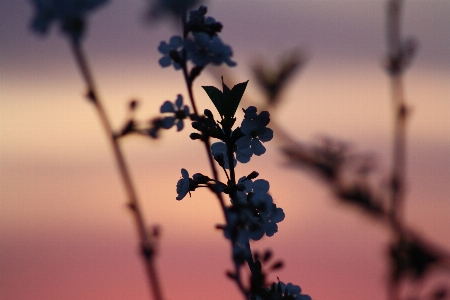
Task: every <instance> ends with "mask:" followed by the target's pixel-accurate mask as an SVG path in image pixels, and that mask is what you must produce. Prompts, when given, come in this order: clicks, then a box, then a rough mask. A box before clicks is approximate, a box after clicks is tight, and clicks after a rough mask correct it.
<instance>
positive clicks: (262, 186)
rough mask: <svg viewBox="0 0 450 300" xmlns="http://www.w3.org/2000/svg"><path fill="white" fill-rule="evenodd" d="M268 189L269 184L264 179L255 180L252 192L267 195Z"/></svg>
mask: <svg viewBox="0 0 450 300" xmlns="http://www.w3.org/2000/svg"><path fill="white" fill-rule="evenodd" d="M269 189H270V184H269V182H268V181H267V180H265V179H257V180H255V181H254V182H253V192H255V193H264V194H267V192H268V191H269Z"/></svg>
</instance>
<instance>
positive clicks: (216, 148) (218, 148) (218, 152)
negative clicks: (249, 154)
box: [211, 142, 237, 169]
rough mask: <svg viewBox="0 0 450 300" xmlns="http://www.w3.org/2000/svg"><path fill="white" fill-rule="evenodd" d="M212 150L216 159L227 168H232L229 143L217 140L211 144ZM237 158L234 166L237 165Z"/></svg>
mask: <svg viewBox="0 0 450 300" xmlns="http://www.w3.org/2000/svg"><path fill="white" fill-rule="evenodd" d="M211 152H212V155H213V157H214V159H215V160H216V161H217V162H218V163H219V165H221V166H223V167H224V168H225V169H229V168H230V164H229V162H228V155H227V145H226V144H225V143H223V142H216V143H214V144H212V145H211ZM236 163H237V162H236V159H234V166H236Z"/></svg>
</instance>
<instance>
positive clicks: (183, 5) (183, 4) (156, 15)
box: [148, 0, 201, 21]
mask: <svg viewBox="0 0 450 300" xmlns="http://www.w3.org/2000/svg"><path fill="white" fill-rule="evenodd" d="M148 2H149V9H148V18H149V20H150V21H156V20H159V19H160V18H162V17H165V16H171V17H174V18H175V19H176V20H179V19H180V18H181V16H182V15H183V14H186V12H187V11H188V10H189V9H191V8H192V7H193V6H194V5H197V4H198V3H199V2H201V1H199V0H149V1H148Z"/></svg>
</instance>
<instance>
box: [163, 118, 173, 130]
mask: <svg viewBox="0 0 450 300" xmlns="http://www.w3.org/2000/svg"><path fill="white" fill-rule="evenodd" d="M173 124H175V118H174V117H165V118H163V119H162V120H161V127H162V128H164V129H170V128H172V126H173Z"/></svg>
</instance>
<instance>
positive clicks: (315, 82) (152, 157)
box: [0, 0, 450, 300]
mask: <svg viewBox="0 0 450 300" xmlns="http://www.w3.org/2000/svg"><path fill="white" fill-rule="evenodd" d="M207 4H208V8H209V10H208V14H210V15H211V16H213V17H215V18H216V20H218V21H221V22H222V24H223V25H224V28H223V31H222V33H221V37H222V39H223V41H224V42H225V43H227V44H229V45H231V47H232V48H233V53H234V55H233V58H234V60H235V61H236V62H237V63H238V65H237V67H234V68H233V69H214V72H206V73H204V74H202V76H201V77H200V78H199V79H197V81H196V85H195V87H194V94H195V95H196V97H197V99H198V105H199V107H202V108H209V109H211V110H213V109H214V107H213V105H212V104H211V103H210V102H209V101H208V99H207V97H206V95H205V94H204V92H203V91H202V89H201V85H216V86H219V81H218V80H217V76H216V75H214V74H219V73H221V72H222V73H223V74H224V75H225V76H226V77H225V82H243V81H246V80H248V79H250V81H249V85H248V89H247V91H246V95H245V99H244V100H243V102H244V103H243V104H244V105H250V104H252V103H260V101H261V100H260V99H261V97H262V94H261V92H260V91H259V90H258V88H257V85H256V83H255V80H254V79H253V78H252V75H251V72H250V67H249V66H250V65H251V64H252V63H253V62H254V61H255V60H256V59H257V58H262V59H265V60H266V61H267V62H268V63H269V64H270V65H275V64H276V62H277V60H278V59H279V58H280V57H282V56H283V55H284V54H285V53H286V52H287V51H289V50H291V49H294V48H296V49H301V50H302V51H303V53H305V55H306V57H308V61H307V63H306V65H305V67H304V68H303V69H302V70H301V71H300V72H298V73H297V74H296V76H295V78H294V79H293V80H292V82H291V84H290V85H289V86H288V87H287V89H286V90H285V92H284V103H283V104H282V106H281V107H279V109H278V110H277V111H276V112H271V113H272V116H273V120H274V121H276V122H277V124H279V125H280V126H282V127H283V128H284V130H286V131H287V132H289V133H290V134H291V135H292V136H293V137H295V139H298V140H299V141H303V142H311V141H314V140H315V139H316V138H317V137H318V136H332V137H336V138H339V139H343V140H346V141H349V142H350V143H351V144H352V145H353V146H354V147H355V149H358V150H361V151H368V152H373V153H376V155H377V158H378V160H379V162H380V167H379V168H380V172H382V173H383V172H384V173H387V172H388V170H389V164H390V151H391V149H392V146H391V139H392V112H391V105H390V86H389V78H388V77H387V76H386V74H385V72H384V70H383V68H382V66H383V57H384V56H383V55H384V53H385V39H384V33H385V29H384V20H385V16H384V12H385V1H380V0H367V1H362V0H341V1H339V0H334V1H332V0H318V1H312V0H283V1H282V0H279V1H275V0H244V1H242V0H241V1H237V0H227V1H224V0H223V1H218V0H216V1H214V0H210V1H209V2H208V3H207ZM145 8H146V5H145V2H144V1H138V0H130V1H111V3H109V5H108V6H105V8H104V9H101V10H99V11H98V12H96V13H95V14H93V15H92V16H91V18H90V19H89V24H88V31H87V36H86V40H85V43H84V46H85V50H86V53H87V56H88V59H89V62H90V64H91V67H92V69H93V71H94V74H95V80H96V82H97V84H98V87H99V91H100V95H101V97H102V98H103V99H104V102H105V106H106V110H107V113H108V115H109V116H110V118H111V120H112V123H113V125H114V126H115V127H116V128H118V127H119V126H121V125H122V123H123V121H124V120H125V117H126V107H127V103H128V101H129V100H131V99H138V100H139V101H140V106H139V110H138V112H137V116H138V117H139V118H141V119H143V120H145V119H149V118H151V117H154V116H156V115H157V114H158V110H159V106H160V105H161V104H162V103H163V102H164V101H165V100H171V101H173V100H175V98H176V95H177V94H179V93H181V94H183V95H186V94H187V93H186V90H185V87H184V83H183V80H182V76H181V73H179V72H178V73H177V72H175V71H174V70H173V69H169V68H167V69H162V68H160V67H159V65H158V59H159V58H160V54H159V53H158V51H157V46H158V44H159V42H160V41H161V40H166V41H167V40H168V39H169V38H170V37H171V36H172V35H174V34H178V32H177V30H178V29H177V26H176V25H174V24H172V23H171V22H169V21H162V22H159V23H157V24H148V23H146V22H145V21H144V20H143V19H144V17H143V15H144V11H145ZM404 8H405V10H404V19H403V32H404V34H405V35H406V36H415V37H416V38H417V39H418V41H419V45H420V47H419V52H418V56H417V57H416V58H415V60H414V63H413V65H412V66H411V68H410V69H409V70H408V71H407V73H406V75H405V78H404V80H405V94H406V99H407V102H408V103H409V104H410V105H411V107H412V109H413V110H412V111H413V114H412V117H411V120H410V123H408V151H407V154H408V156H407V162H408V165H407V172H408V176H407V179H408V184H407V205H406V211H405V219H406V221H407V223H408V224H409V225H411V226H412V227H413V228H415V229H416V230H418V231H419V232H421V233H422V234H423V235H425V236H426V237H428V238H429V239H431V240H433V241H434V242H435V243H436V244H437V245H439V246H440V247H443V248H446V249H450V234H449V232H450V224H449V222H448V215H449V214H450V203H449V199H448V198H449V197H448V195H449V194H450V187H449V185H448V181H449V179H450V158H449V156H448V153H450V101H449V100H450V85H449V84H448V82H449V80H450V33H449V31H448V28H450V20H449V19H448V15H450V2H448V1H445V0H429V1H424V0H411V1H405V7H404ZM32 15H33V11H32V8H31V5H30V4H29V3H28V1H24V0H19V1H1V2H0V122H1V123H0V180H1V181H0V184H1V187H0V298H1V299H5V300H10V299H18V300H22V299H24V300H25V299H74V300H75V299H148V288H147V286H146V282H145V273H144V269H143V267H142V265H141V261H140V258H139V255H138V247H137V236H136V233H135V230H134V227H133V223H132V219H131V216H130V214H129V212H128V211H127V209H126V207H125V203H126V196H125V193H124V191H123V188H122V185H121V182H120V180H119V177H118V174H117V172H116V168H115V165H114V163H115V162H114V160H113V156H112V151H111V149H110V148H109V144H108V141H107V139H106V138H105V136H104V133H103V131H102V128H101V127H100V124H99V122H98V119H97V116H96V114H95V111H94V109H93V107H91V106H90V104H89V103H88V102H87V101H86V100H85V99H84V98H83V93H84V92H85V90H84V86H83V82H82V80H81V78H80V76H79V74H78V70H77V68H76V65H75V64H74V62H73V59H72V56H71V52H70V48H69V47H68V45H67V43H66V40H65V39H64V38H63V37H62V36H61V34H60V33H59V32H58V31H57V30H56V28H53V30H52V31H51V33H50V34H49V35H48V36H46V37H40V36H37V35H35V34H33V33H32V32H31V31H30V29H29V22H30V20H31V17H32ZM241 118H242V116H241ZM269 127H270V126H269ZM191 132H192V131H191V130H190V129H189V126H186V128H185V129H184V130H183V131H182V132H181V133H176V132H175V130H170V131H168V132H166V133H165V134H164V135H163V136H162V138H161V139H159V140H157V141H152V140H149V139H145V138H142V137H134V136H133V137H127V138H125V139H123V141H122V142H123V148H124V151H125V154H126V158H127V160H128V162H129V165H130V169H131V172H132V176H133V179H134V181H135V185H136V187H137V191H138V194H139V196H140V198H141V199H142V200H141V201H142V203H143V208H144V212H145V217H146V220H147V221H148V223H149V224H159V225H160V226H161V228H162V236H161V241H160V245H159V255H158V259H157V267H158V269H159V271H160V272H161V280H162V282H163V283H162V284H163V289H164V293H165V296H166V299H188V300H189V299H199V298H200V299H217V300H222V299H223V300H225V299H238V297H239V294H238V292H237V289H236V287H235V286H234V285H233V283H232V282H231V281H230V280H228V279H227V278H226V276H225V272H226V270H228V269H230V268H231V261H230V254H229V245H228V244H227V241H226V240H225V239H224V238H223V236H222V234H221V233H220V232H218V231H217V230H215V229H214V227H215V225H216V224H218V223H221V222H223V219H222V214H221V212H220V208H219V206H218V205H217V203H216V202H215V201H214V197H212V195H211V194H209V193H208V192H206V191H198V192H197V191H196V192H195V193H192V197H191V198H186V199H183V200H182V201H176V200H175V197H176V191H175V184H176V182H177V180H178V179H179V178H180V169H181V168H186V169H187V170H189V172H190V173H196V172H203V173H207V172H208V170H209V167H208V165H207V162H206V156H205V153H204V152H203V151H204V149H203V147H202V145H201V144H199V143H196V142H193V141H191V140H190V139H189V137H188V135H189V133H191ZM275 136H276V132H275ZM266 146H267V154H266V155H263V156H261V157H257V158H252V160H251V162H250V163H249V164H246V165H242V166H241V165H240V166H238V169H237V171H238V172H239V174H241V175H244V174H248V173H250V172H251V171H253V170H256V171H258V172H259V173H260V174H261V175H260V176H261V178H264V179H267V180H268V181H269V182H270V183H271V188H270V192H271V194H272V196H273V198H274V201H275V203H276V204H277V205H279V206H281V207H283V209H284V211H285V213H286V219H285V220H284V221H283V222H282V223H280V226H279V232H278V233H276V234H275V236H273V237H271V238H265V239H264V240H262V241H260V242H257V243H255V244H254V245H253V246H254V247H255V248H256V249H261V250H264V249H266V248H270V249H273V251H274V254H275V258H278V259H282V260H283V261H284V262H285V268H284V269H282V270H281V271H280V272H278V273H276V274H275V273H274V274H271V279H272V280H276V277H277V276H278V277H279V278H280V280H283V281H285V282H293V283H295V284H298V285H300V286H301V287H302V289H303V291H304V292H305V293H308V294H310V295H311V296H312V297H313V299H325V300H326V299H346V300H352V299H354V300H365V299H371V300H381V299H385V298H386V296H385V294H386V292H385V291H386V287H385V280H386V274H387V269H386V264H387V263H386V257H385V252H386V249H387V243H388V241H389V233H388V231H387V230H386V228H383V227H382V226H379V225H378V224H377V223H375V222H373V221H371V220H370V219H367V218H365V217H364V216H362V215H361V214H360V213H359V212H358V211H357V210H354V209H350V208H348V207H347V206H343V205H340V204H339V203H338V202H337V201H336V200H335V199H334V198H333V196H332V195H331V193H330V191H329V190H328V189H327V188H326V186H324V185H323V183H322V182H320V181H318V180H316V178H314V177H313V176H311V174H309V173H306V172H304V171H303V170H300V169H297V168H292V167H289V166H287V163H286V160H285V159H284V158H283V156H282V155H281V153H280V146H281V144H280V143H279V142H277V141H273V142H269V143H267V145H266ZM447 282H448V279H447Z"/></svg>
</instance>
